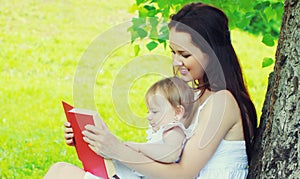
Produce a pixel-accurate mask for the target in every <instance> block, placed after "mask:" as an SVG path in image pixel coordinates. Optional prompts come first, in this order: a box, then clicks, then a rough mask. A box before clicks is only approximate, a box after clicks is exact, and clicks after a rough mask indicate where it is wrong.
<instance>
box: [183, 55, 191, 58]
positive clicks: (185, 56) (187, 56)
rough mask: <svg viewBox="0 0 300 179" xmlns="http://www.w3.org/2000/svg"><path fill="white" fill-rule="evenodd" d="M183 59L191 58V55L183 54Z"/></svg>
mask: <svg viewBox="0 0 300 179" xmlns="http://www.w3.org/2000/svg"><path fill="white" fill-rule="evenodd" d="M181 56H182V57H183V58H189V57H190V56H191V55H190V54H182V55H181Z"/></svg>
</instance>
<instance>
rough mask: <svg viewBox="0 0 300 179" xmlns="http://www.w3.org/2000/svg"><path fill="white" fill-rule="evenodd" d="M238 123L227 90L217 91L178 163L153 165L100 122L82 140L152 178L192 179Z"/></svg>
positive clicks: (203, 110) (90, 128) (233, 100)
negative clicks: (98, 125) (84, 139)
mask: <svg viewBox="0 0 300 179" xmlns="http://www.w3.org/2000/svg"><path fill="white" fill-rule="evenodd" d="M239 120H240V110H239V108H238V105H237V103H236V101H235V99H234V97H233V96H232V95H231V93H230V92H228V91H227V90H223V91H219V92H217V93H216V94H214V96H213V97H212V98H211V99H210V100H209V101H208V103H207V104H206V105H205V107H204V108H203V109H202V110H201V114H200V116H199V124H198V126H197V129H196V131H195V134H194V135H193V136H192V137H191V138H190V140H188V142H187V143H186V146H185V149H184V151H183V154H182V157H181V160H180V162H179V163H172V164H163V163H159V162H155V161H153V160H151V159H150V158H148V157H146V156H144V155H143V154H141V153H139V152H137V151H135V150H133V149H131V148H129V147H127V146H126V145H124V144H123V143H121V142H120V141H119V140H118V139H117V138H116V137H115V136H114V135H113V134H111V132H110V131H109V129H108V128H107V126H106V125H105V124H104V123H103V122H102V125H101V126H100V127H94V126H86V129H87V131H85V132H84V134H85V136H86V141H87V142H88V143H90V146H91V148H92V149H93V150H94V151H95V152H96V153H97V154H100V155H104V156H109V157H111V158H113V159H116V160H119V161H121V162H122V163H124V164H125V165H127V166H129V167H130V168H132V169H134V170H136V171H138V172H140V173H142V174H144V175H146V176H149V177H153V178H194V177H195V176H196V175H197V174H198V173H199V172H200V170H201V169H202V168H203V167H204V166H205V164H206V163H207V162H208V160H209V159H210V158H211V157H212V155H213V154H214V152H215V151H216V149H217V147H218V145H219V144H220V142H221V140H222V139H223V138H224V137H225V136H226V134H227V133H228V131H229V130H230V129H231V127H232V126H233V125H234V124H236V123H237V121H239Z"/></svg>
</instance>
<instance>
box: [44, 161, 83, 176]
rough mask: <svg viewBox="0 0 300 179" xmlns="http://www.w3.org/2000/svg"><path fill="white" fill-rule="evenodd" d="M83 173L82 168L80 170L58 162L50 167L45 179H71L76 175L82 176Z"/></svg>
mask: <svg viewBox="0 0 300 179" xmlns="http://www.w3.org/2000/svg"><path fill="white" fill-rule="evenodd" d="M82 172H83V171H82V170H81V169H80V168H78V167H76V166H74V165H72V164H69V163H66V162H57V163H55V164H53V165H52V166H51V167H50V169H49V170H48V172H47V173H46V175H45V177H44V179H48V178H65V177H68V178H69V177H71V176H72V175H73V174H75V173H77V174H80V173H82ZM83 173H84V172H83ZM77 176H78V175H77Z"/></svg>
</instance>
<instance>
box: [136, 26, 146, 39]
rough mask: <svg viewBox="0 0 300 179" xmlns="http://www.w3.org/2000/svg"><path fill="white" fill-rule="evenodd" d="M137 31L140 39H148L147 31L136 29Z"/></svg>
mask: <svg viewBox="0 0 300 179" xmlns="http://www.w3.org/2000/svg"><path fill="white" fill-rule="evenodd" d="M135 30H136V32H137V33H138V34H139V37H140V38H141V39H143V38H145V37H147V35H148V32H147V31H146V30H144V29H142V28H137V29H135Z"/></svg>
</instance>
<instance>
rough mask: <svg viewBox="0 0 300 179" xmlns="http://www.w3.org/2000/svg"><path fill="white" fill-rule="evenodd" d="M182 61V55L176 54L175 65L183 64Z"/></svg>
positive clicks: (174, 56)
mask: <svg viewBox="0 0 300 179" xmlns="http://www.w3.org/2000/svg"><path fill="white" fill-rule="evenodd" d="M182 64H183V63H182V61H181V59H180V55H177V54H174V55H173V66H182Z"/></svg>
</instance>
